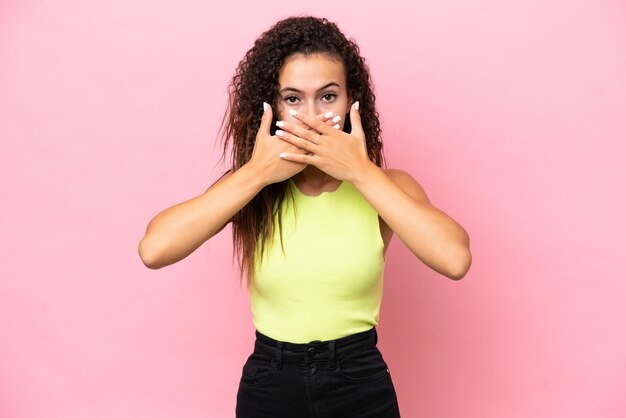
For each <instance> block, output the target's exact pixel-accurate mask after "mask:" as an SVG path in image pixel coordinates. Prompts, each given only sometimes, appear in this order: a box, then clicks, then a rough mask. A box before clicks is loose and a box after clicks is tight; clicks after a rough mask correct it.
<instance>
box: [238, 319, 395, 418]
mask: <svg viewBox="0 0 626 418" xmlns="http://www.w3.org/2000/svg"><path fill="white" fill-rule="evenodd" d="M255 334H256V340H255V342H254V351H253V352H252V354H250V356H249V357H248V359H247V360H246V362H245V364H244V365H243V369H242V375H241V380H240V382H239V390H238V392H237V406H236V410H235V412H236V417H237V418H322V417H323V418H335V417H336V418H375V417H376V418H398V417H400V410H399V408H398V400H397V398H396V392H395V389H394V386H393V382H392V381H391V374H390V372H389V368H388V366H387V364H386V363H385V360H384V359H383V356H382V354H381V352H380V350H379V349H378V347H377V346H376V343H377V342H378V333H377V332H376V327H374V328H372V329H370V330H368V331H364V332H360V333H358V334H353V335H348V336H347V337H343V338H338V339H335V340H327V341H319V340H316V341H311V342H309V343H302V344H296V343H290V342H286V341H277V340H274V339H272V338H270V337H268V336H267V335H264V334H261V333H260V332H259V331H255Z"/></svg>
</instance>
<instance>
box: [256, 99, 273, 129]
mask: <svg viewBox="0 0 626 418" xmlns="http://www.w3.org/2000/svg"><path fill="white" fill-rule="evenodd" d="M271 126H272V106H270V105H269V104H268V103H266V102H263V116H261V125H260V126H259V132H262V133H264V134H265V135H267V136H269V135H270V127H271Z"/></svg>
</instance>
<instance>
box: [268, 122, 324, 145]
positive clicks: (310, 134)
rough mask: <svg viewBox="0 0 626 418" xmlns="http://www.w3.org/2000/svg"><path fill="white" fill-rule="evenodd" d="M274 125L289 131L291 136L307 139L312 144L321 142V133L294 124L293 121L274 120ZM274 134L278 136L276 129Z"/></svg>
mask: <svg viewBox="0 0 626 418" xmlns="http://www.w3.org/2000/svg"><path fill="white" fill-rule="evenodd" d="M323 123H325V122H323ZM276 126H278V127H279V128H282V129H283V130H287V131H289V133H291V134H292V136H296V137H298V138H302V139H306V140H307V141H309V142H312V143H313V144H318V145H319V144H320V143H321V135H320V134H319V133H317V132H316V131H315V130H310V129H306V128H303V127H302V126H298V125H296V124H295V123H293V122H287V121H284V120H279V121H276ZM276 135H279V136H280V134H279V133H278V131H276ZM289 142H292V141H289ZM292 143H293V142H292ZM295 145H297V144H295Z"/></svg>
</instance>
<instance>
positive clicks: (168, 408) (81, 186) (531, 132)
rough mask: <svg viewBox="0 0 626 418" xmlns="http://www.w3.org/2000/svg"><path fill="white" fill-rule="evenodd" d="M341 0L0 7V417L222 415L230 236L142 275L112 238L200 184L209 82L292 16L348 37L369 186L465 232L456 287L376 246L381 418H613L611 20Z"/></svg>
mask: <svg viewBox="0 0 626 418" xmlns="http://www.w3.org/2000/svg"><path fill="white" fill-rule="evenodd" d="M364 3H365V2H362V1H343V2H335V1H332V2H315V6H311V7H307V6H306V5H304V4H305V3H303V2H274V3H271V2H250V3H239V2H237V1H232V0H229V1H227V2H219V3H217V2H207V1H187V2H183V3H179V4H176V3H175V2H171V1H162V0H158V1H154V0H153V1H138V0H133V1H129V0H123V1H122V0H115V1H107V2H86V1H82V2H81V1H77V0H56V1H50V0H47V1H38V2H34V1H31V0H20V1H17V0H13V1H11V0H5V1H3V2H2V3H0V137H1V139H2V153H1V154H0V175H1V178H2V182H1V183H0V195H1V196H2V198H1V202H2V203H1V208H2V216H1V217H0V228H1V230H2V237H3V239H2V244H1V245H2V258H3V262H2V263H1V264H0V276H1V277H2V279H1V281H0V318H2V319H1V320H0V416H2V417H7V418H31V417H32V418H41V417H45V418H57V417H58V418H61V417H63V418H74V417H81V418H82V417H90V418H100V417H102V418H104V417H106V418H109V417H116V418H123V417H128V418H136V417H152V418H161V417H163V418H166V417H167V418H171V417H175V416H176V417H186V418H196V417H198V418H199V417H231V416H234V407H235V396H236V391H237V384H238V381H239V377H240V373H241V367H242V365H243V362H244V361H245V359H246V357H247V356H248V354H249V353H250V352H251V350H252V344H253V341H254V328H253V327H252V322H251V321H252V320H251V314H250V307H249V301H248V295H247V293H246V291H245V288H241V289H240V288H239V287H238V285H237V278H236V274H235V269H234V267H233V266H232V265H231V261H230V260H231V254H232V252H231V236H230V227H229V228H227V229H225V230H224V231H223V232H222V233H220V234H219V235H218V236H216V237H215V238H214V239H212V240H210V241H209V242H207V243H205V244H204V245H203V246H202V247H201V248H200V249H199V250H198V251H196V252H195V253H193V254H192V255H191V256H189V257H188V258H186V259H185V260H183V261H181V262H179V263H177V264H174V265H172V266H168V267H166V268H163V269H161V270H155V271H153V270H149V269H147V268H146V267H145V266H144V265H143V264H142V263H141V260H140V258H139V256H138V254H137V244H138V242H139V240H140V238H141V237H142V236H143V233H144V231H145V227H146V225H147V223H148V221H149V220H150V219H151V218H152V217H153V216H154V215H156V214H157V213H158V212H159V211H161V210H163V209H165V208H166V207H169V206H172V205H174V204H176V203H178V202H181V201H183V200H187V199H190V198H191V197H194V196H196V195H198V194H200V193H202V192H203V191H204V190H205V189H206V187H208V185H209V184H210V183H211V182H212V181H213V180H214V179H216V178H217V176H218V175H219V174H220V173H221V172H222V171H223V170H224V168H223V167H220V166H218V167H214V165H215V163H216V162H217V156H218V151H219V149H218V148H217V147H216V146H214V143H215V137H216V134H217V128H218V125H219V122H220V121H221V117H222V115H223V112H224V109H225V106H226V86H227V84H228V82H229V80H230V78H231V76H232V75H233V74H234V70H235V68H236V66H237V64H238V62H239V60H240V59H241V58H242V57H243V55H244V53H245V52H246V51H247V50H248V49H249V48H250V47H251V46H252V43H253V42H254V40H255V39H256V37H257V36H258V35H260V34H261V32H263V31H264V30H266V29H268V28H269V27H270V26H271V25H272V24H273V23H274V22H276V21H277V20H279V19H280V18H283V17H286V16H289V15H292V14H300V13H312V14H314V15H317V16H322V15H323V16H327V17H328V18H330V19H331V20H333V21H335V22H337V23H338V24H339V26H340V28H341V29H342V30H343V31H344V32H345V33H346V35H347V36H348V37H353V38H354V39H355V40H356V41H357V42H358V44H359V45H360V47H361V52H362V54H363V55H364V56H365V58H366V60H367V62H368V63H369V65H370V69H371V72H372V76H373V79H374V83H375V89H376V90H375V92H376V96H377V104H378V110H379V112H380V114H381V117H382V124H383V129H384V132H383V134H384V139H385V141H386V142H385V147H386V150H387V157H388V160H389V163H390V164H389V165H390V167H395V168H401V169H404V170H407V171H409V172H410V173H412V174H413V176H414V177H415V178H416V179H418V181H419V182H420V183H421V184H422V186H423V187H424V188H425V190H426V191H427V193H428V195H429V197H430V199H431V201H432V202H433V204H434V205H435V206H437V207H439V208H441V209H442V210H444V211H445V212H446V213H448V214H449V215H450V216H452V217H453V218H454V219H456V220H457V221H459V222H460V223H461V224H462V225H463V226H464V227H465V228H466V229H467V230H468V232H469V234H470V237H471V249H472V253H473V265H472V268H471V270H470V272H469V273H468V275H467V276H466V277H465V278H464V279H463V280H461V281H460V282H454V281H452V280H449V279H448V278H446V277H444V276H441V275H439V274H437V273H435V272H434V271H432V270H430V269H428V268H427V267H426V266H424V265H423V264H421V262H420V261H419V260H418V259H417V258H415V257H413V256H412V254H411V253H410V252H409V251H408V250H407V249H406V248H405V247H404V245H403V244H402V242H401V241H399V240H398V239H397V237H396V238H394V240H393V241H392V244H391V248H390V250H389V253H388V261H387V270H386V274H385V291H384V299H383V304H382V309H381V321H380V324H379V334H380V341H379V348H380V349H381V351H382V352H383V354H384V356H385V358H386V360H387V362H388V364H389V366H390V370H391V373H392V377H393V379H394V383H395V386H396V390H397V393H398V398H399V403H400V408H401V412H402V414H403V416H404V417H409V418H410V417H431V418H447V417H465V418H491V417H493V418H496V417H497V418H501V417H507V418H528V417H533V418H544V417H545V418H548V417H550V418H553V417H568V418H578V417H581V418H582V417H585V418H587V417H603V418H612V417H623V416H626V400H625V398H624V389H625V388H626V355H625V354H624V353H626V308H625V306H624V294H625V291H626V281H625V279H624V277H625V273H626V265H625V264H626V263H625V262H624V255H623V251H624V245H625V244H626V242H625V240H624V233H625V232H626V231H625V228H624V215H623V214H624V212H625V210H626V199H625V198H624V179H625V178H626V172H625V169H624V166H625V165H626V164H624V163H625V162H626V161H625V160H626V157H625V156H626V146H625V141H624V140H625V139H626V77H625V76H624V75H625V74H626V49H625V48H624V39H626V23H625V22H626V21H625V18H626V6H624V5H623V4H622V3H621V2H619V1H598V0H586V1H581V0H578V1H576V0H568V1H565V0H523V1H522V0H514V1H507V2H502V1H493V0H487V1H482V2H479V3H476V2H463V1H459V0H437V1H432V0H431V1H421V2H414V3H413V4H410V2H403V4H402V5H400V2H397V3H392V2H385V4H384V7H382V6H381V5H380V3H379V4H376V5H371V6H370V5H366V4H364ZM244 12H245V15H241V14H242V13H244ZM259 106H261V98H259Z"/></svg>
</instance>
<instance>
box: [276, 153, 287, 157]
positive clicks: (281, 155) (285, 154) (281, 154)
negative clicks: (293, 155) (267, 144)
mask: <svg viewBox="0 0 626 418" xmlns="http://www.w3.org/2000/svg"><path fill="white" fill-rule="evenodd" d="M278 155H279V156H280V158H285V157H286V156H287V153H286V152H281V153H280V154H278Z"/></svg>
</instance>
